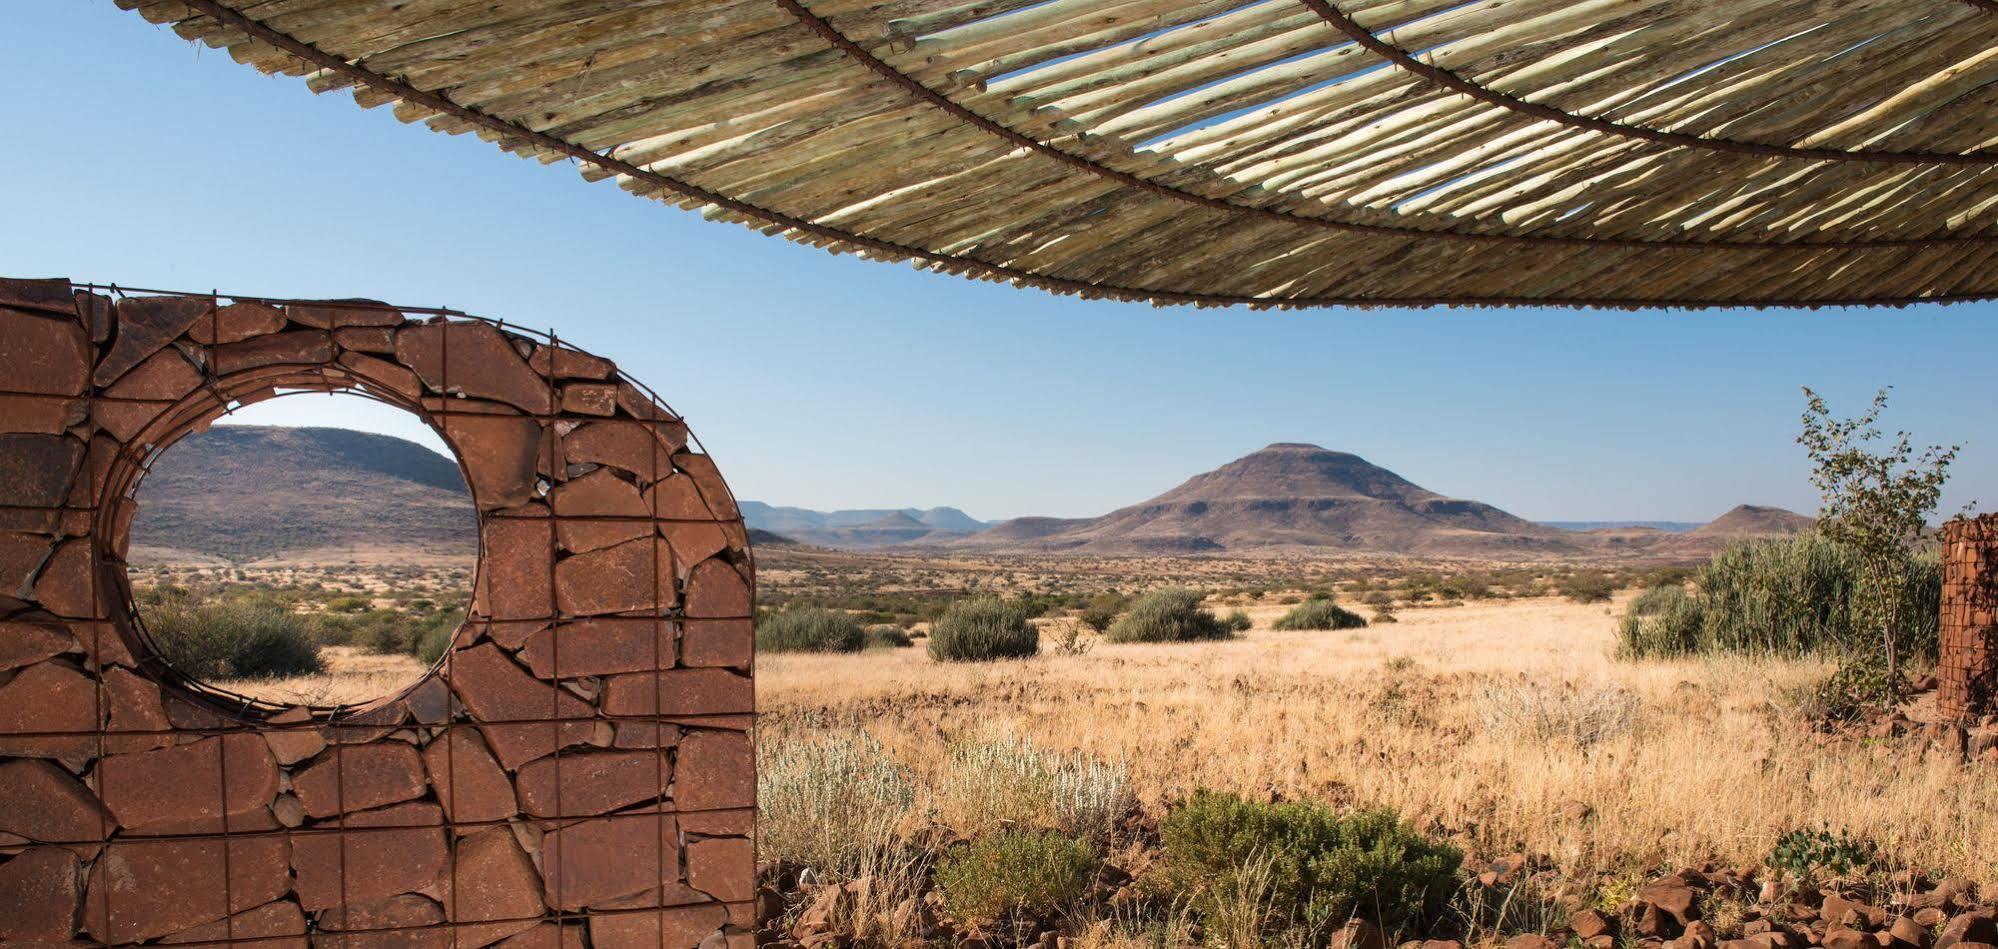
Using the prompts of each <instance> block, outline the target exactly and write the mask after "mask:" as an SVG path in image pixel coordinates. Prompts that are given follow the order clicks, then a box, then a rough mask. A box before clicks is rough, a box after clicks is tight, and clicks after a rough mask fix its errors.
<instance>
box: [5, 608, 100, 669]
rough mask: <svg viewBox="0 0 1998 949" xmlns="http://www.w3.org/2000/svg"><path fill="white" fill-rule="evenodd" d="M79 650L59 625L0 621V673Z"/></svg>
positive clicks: (54, 623) (63, 627)
mask: <svg viewBox="0 0 1998 949" xmlns="http://www.w3.org/2000/svg"><path fill="white" fill-rule="evenodd" d="M80 648H82V647H81V646H79V645H78V644H77V642H76V638H75V637H73V636H71V635H70V634H69V628H68V627H66V626H64V625H62V624H61V623H57V622H53V621H51V622H38V621H35V620H0V670H7V669H19V668H20V667H22V666H25V665H29V664H30V663H36V662H40V661H42V660H44V659H48V658H51V657H54V656H59V655H62V654H63V653H66V652H75V651H77V650H79V649H80Z"/></svg>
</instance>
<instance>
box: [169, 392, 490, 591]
mask: <svg viewBox="0 0 1998 949" xmlns="http://www.w3.org/2000/svg"><path fill="white" fill-rule="evenodd" d="M138 500H139V514H138V517H137V518H136V519H135V520H134V522H133V525H132V543H133V547H134V552H133V557H134V560H136V561H140V562H145V561H160V560H166V561H171V560H186V559H220V560H227V561H238V562H245V561H257V560H269V559H304V560H345V559H349V558H354V559H362V560H380V559H383V558H384V557H385V556H387V557H404V558H412V559H416V560H433V561H434V560H458V561H463V562H470V561H471V559H472V558H473V556H474V552H475V551H476V550H477V545H478V524H477V521H476V515H475V513H474V511H473V507H472V500H471V495H470V493H469V492H468V491H467V490H466V488H465V479H464V477H463V476H462V475H460V474H459V473H458V465H457V463H456V462H455V461H453V460H452V459H449V458H446V457H444V456H443V455H440V454H438V453H437V452H434V451H432V450H430V449H428V448H425V447H423V446H422V445H418V444H416V443H415V442H410V441H405V440H403V439H400V438H394V437H391V436H388V435H377V434H373V433H370V432H356V431H349V430H347V429H340V428H279V427H267V426H259V425H217V426H215V427H214V428H211V429H209V430H208V431H206V432H199V433H196V434H193V435H189V436H188V437H187V438H185V439H182V440H181V441H180V442H179V443H178V444H175V445H174V446H173V447H172V448H169V449H168V450H167V451H166V452H165V453H164V454H162V455H161V456H160V457H159V460H158V461H157V462H155V463H154V465H153V468H152V471H150V472H148V473H147V475H146V477H145V480H144V481H142V482H140V485H139V493H138Z"/></svg>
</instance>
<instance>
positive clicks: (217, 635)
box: [145, 602, 322, 679]
mask: <svg viewBox="0 0 1998 949" xmlns="http://www.w3.org/2000/svg"><path fill="white" fill-rule="evenodd" d="M145 620H146V629H147V631H148V632H149V633H150V634H151V636H152V640H153V644H154V645H155V646H156V647H158V648H159V651H160V655H161V657H162V658H164V659H165V660H166V661H167V664H169V665H171V666H173V667H174V668H175V669H178V670H180V671H181V672H182V673H185V674H187V675H189V676H193V677H194V678H197V679H242V678H254V677H262V676H290V675H306V674H309V673H314V672H318V671H320V669H321V668H322V666H321V664H320V661H319V646H318V644H317V643H315V642H313V639H312V628H311V624H309V623H307V622H306V621H305V618H304V617H301V616H298V615H297V614H294V613H291V612H288V611H286V610H284V609H282V608H280V607H277V606H273V605H270V604H266V603H249V602H228V603H209V604H203V605H198V606H196V605H190V604H188V603H185V602H180V603H162V604H160V605H158V606H155V607H153V608H151V609H148V610H146V612H145Z"/></svg>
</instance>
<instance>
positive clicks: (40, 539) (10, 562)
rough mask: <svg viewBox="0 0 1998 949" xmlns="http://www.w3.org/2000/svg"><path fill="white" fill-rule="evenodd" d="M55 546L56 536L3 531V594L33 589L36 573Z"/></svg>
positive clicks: (0, 579)
mask: <svg viewBox="0 0 1998 949" xmlns="http://www.w3.org/2000/svg"><path fill="white" fill-rule="evenodd" d="M55 545H56V539H55V538H54V537H51V536H49V535H47V534H24V533H19V532H16V531H7V532H4V533H0V595H9V596H11V595H13V594H14V593H16V592H18V591H21V590H31V589H32V588H33V586H34V579H35V574H36V573H38V572H40V570H41V569H42V564H43V563H44V562H46V561H47V560H48V559H49V553H50V551H53V550H54V549H55Z"/></svg>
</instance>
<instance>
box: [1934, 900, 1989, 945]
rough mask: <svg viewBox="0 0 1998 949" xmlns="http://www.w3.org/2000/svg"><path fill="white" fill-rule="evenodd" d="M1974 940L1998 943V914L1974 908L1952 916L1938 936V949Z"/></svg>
mask: <svg viewBox="0 0 1998 949" xmlns="http://www.w3.org/2000/svg"><path fill="white" fill-rule="evenodd" d="M1974 942H1975V943H1998V915H1994V914H1993V913H1992V912H1990V911H1989V910H1973V911H1971V912H1968V913H1961V914H1958V915H1956V916H1953V917H1950V921H1949V922H1948V923H1947V924H1946V925H1944V926H1943V930H1942V932H1941V933H1940V934H1938V935H1937V936H1936V949H1950V947H1951V946H1956V945H1959V944H1963V943H1974Z"/></svg>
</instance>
